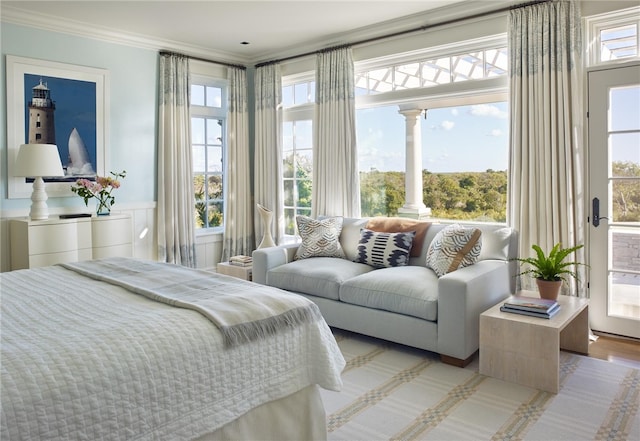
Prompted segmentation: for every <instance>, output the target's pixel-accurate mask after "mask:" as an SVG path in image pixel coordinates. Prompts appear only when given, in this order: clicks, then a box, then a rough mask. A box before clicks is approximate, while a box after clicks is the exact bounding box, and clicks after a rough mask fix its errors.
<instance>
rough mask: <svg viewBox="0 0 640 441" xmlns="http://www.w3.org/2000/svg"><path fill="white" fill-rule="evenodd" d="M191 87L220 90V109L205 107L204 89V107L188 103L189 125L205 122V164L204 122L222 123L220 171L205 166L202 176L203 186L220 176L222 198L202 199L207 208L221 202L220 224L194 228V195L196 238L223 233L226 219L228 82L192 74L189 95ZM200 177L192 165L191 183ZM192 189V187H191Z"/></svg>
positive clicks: (205, 145)
mask: <svg viewBox="0 0 640 441" xmlns="http://www.w3.org/2000/svg"><path fill="white" fill-rule="evenodd" d="M193 85H198V86H205V87H215V88H219V89H220V90H221V103H220V104H221V107H213V106H207V105H206V89H205V105H204V106H201V105H195V104H192V103H191V102H190V103H189V123H190V125H191V121H192V119H193V118H203V119H204V120H205V140H204V141H205V142H204V144H203V145H204V147H205V162H206V157H207V146H208V145H210V144H208V143H207V140H206V121H207V120H216V121H222V140H221V148H222V171H221V172H219V173H217V172H215V173H214V172H209V171H208V170H206V166H205V170H204V176H205V185H206V182H207V181H208V177H209V176H214V175H218V174H219V175H220V176H222V198H221V199H209V196H208V194H206V193H205V198H204V203H205V205H206V206H208V205H209V204H210V203H211V202H212V201H215V202H221V203H222V207H223V209H222V224H221V225H218V226H213V227H210V226H203V227H200V228H197V227H195V221H196V219H195V206H196V202H197V201H196V199H195V195H194V202H193V208H194V218H193V222H194V229H195V234H196V236H201V235H207V234H216V233H222V232H224V222H225V219H226V215H225V206H226V205H225V202H226V199H227V198H226V188H227V175H228V169H227V148H228V134H227V119H228V103H229V100H228V93H229V82H228V81H227V80H225V79H221V78H217V77H214V76H208V75H203V74H192V75H191V79H190V83H189V93H191V87H192V86H193ZM190 135H192V133H190ZM198 145H201V144H198ZM191 149H192V152H193V149H194V142H193V139H192V140H191ZM196 174H197V175H200V174H201V173H197V172H196V171H195V170H193V164H192V170H191V179H192V182H193V179H194V178H195V176H196ZM192 188H193V187H192Z"/></svg>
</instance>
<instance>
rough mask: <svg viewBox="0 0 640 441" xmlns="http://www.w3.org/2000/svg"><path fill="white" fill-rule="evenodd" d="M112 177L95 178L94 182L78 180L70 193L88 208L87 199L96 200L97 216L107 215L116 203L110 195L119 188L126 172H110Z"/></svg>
mask: <svg viewBox="0 0 640 441" xmlns="http://www.w3.org/2000/svg"><path fill="white" fill-rule="evenodd" d="M110 174H111V175H112V176H96V180H95V182H94V181H90V180H88V179H78V180H77V181H76V184H75V186H72V187H71V191H72V192H74V193H75V194H77V195H78V196H80V197H81V198H82V199H84V204H85V205H86V206H89V199H91V198H96V199H97V200H98V206H97V208H96V211H97V213H98V214H109V212H110V211H111V207H112V206H113V204H115V202H116V198H115V196H113V195H112V194H111V192H112V191H113V190H115V189H116V188H120V181H119V180H118V179H123V178H124V177H125V176H126V175H127V172H126V170H123V171H122V172H119V173H114V172H110Z"/></svg>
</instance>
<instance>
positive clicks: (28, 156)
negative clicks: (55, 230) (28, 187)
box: [13, 144, 64, 220]
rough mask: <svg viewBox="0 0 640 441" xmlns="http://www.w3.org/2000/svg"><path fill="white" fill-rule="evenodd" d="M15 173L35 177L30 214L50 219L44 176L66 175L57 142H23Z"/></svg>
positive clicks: (38, 218)
mask: <svg viewBox="0 0 640 441" xmlns="http://www.w3.org/2000/svg"><path fill="white" fill-rule="evenodd" d="M13 174H14V176H25V177H29V178H35V180H34V181H33V193H31V212H30V213H29V215H30V217H31V219H32V220H44V219H48V218H49V208H48V207H47V199H48V197H47V192H46V191H45V188H44V180H43V179H42V178H43V177H53V176H64V170H63V169H62V162H61V161H60V154H59V153H58V147H57V146H56V145H55V144H22V145H21V146H20V150H19V151H18V157H17V158H16V163H15V168H14V171H13Z"/></svg>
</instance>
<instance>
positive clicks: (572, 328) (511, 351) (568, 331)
mask: <svg viewBox="0 0 640 441" xmlns="http://www.w3.org/2000/svg"><path fill="white" fill-rule="evenodd" d="M518 295H524V296H527V297H538V293H536V292H532V291H522V292H520V293H518ZM503 303H504V302H500V303H499V304H497V305H495V306H494V307H492V308H490V309H488V310H487V311H485V312H483V313H482V314H481V315H480V373H481V374H483V375H488V376H490V377H494V378H498V379H501V380H505V381H510V382H513V383H518V384H522V385H525V386H529V387H534V388H536V389H542V390H545V391H549V392H553V393H558V389H559V382H560V381H559V379H560V349H566V350H569V351H571V352H578V353H581V354H587V353H588V352H589V300H588V299H582V298H577V297H568V296H559V298H558V303H560V305H561V306H560V308H561V309H560V311H559V312H558V313H557V314H556V315H555V316H553V317H552V318H550V319H544V318H538V317H530V316H526V315H521V314H513V313H509V312H502V311H500V306H502V304H503Z"/></svg>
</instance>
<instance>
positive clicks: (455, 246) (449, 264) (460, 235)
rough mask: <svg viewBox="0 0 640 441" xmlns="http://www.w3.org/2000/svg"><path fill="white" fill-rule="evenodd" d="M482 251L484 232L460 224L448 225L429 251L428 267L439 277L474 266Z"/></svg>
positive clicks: (435, 239) (438, 235) (430, 246)
mask: <svg viewBox="0 0 640 441" xmlns="http://www.w3.org/2000/svg"><path fill="white" fill-rule="evenodd" d="M481 249H482V232H481V231H480V230H479V229H478V228H473V227H464V226H461V225H458V224H453V225H447V226H446V227H445V228H443V229H442V230H441V231H440V232H439V233H438V234H437V235H436V237H435V238H434V239H433V241H432V242H431V244H430V245H429V250H428V251H427V259H426V265H427V267H428V268H432V269H433V270H434V271H435V273H436V274H437V275H438V277H442V276H444V275H445V274H447V273H450V272H452V271H455V270H457V269H458V268H463V267H465V266H469V265H473V264H474V263H475V262H477V261H478V257H479V256H480V250H481Z"/></svg>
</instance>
